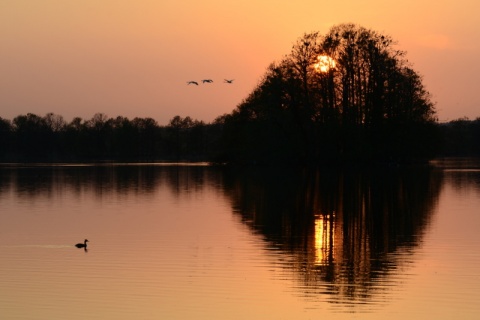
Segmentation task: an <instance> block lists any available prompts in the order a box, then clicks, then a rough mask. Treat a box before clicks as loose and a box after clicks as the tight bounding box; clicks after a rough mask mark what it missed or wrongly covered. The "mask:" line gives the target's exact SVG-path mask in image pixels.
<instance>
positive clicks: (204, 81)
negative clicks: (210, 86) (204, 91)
mask: <svg viewBox="0 0 480 320" xmlns="http://www.w3.org/2000/svg"><path fill="white" fill-rule="evenodd" d="M212 82H213V80H212V79H203V80H202V83H212Z"/></svg>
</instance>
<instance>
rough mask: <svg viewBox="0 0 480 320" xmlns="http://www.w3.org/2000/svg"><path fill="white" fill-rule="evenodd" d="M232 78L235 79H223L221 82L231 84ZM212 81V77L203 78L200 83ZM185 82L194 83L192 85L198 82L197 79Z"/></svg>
mask: <svg viewBox="0 0 480 320" xmlns="http://www.w3.org/2000/svg"><path fill="white" fill-rule="evenodd" d="M233 80H235V79H223V82H224V83H229V84H232V83H233ZM212 82H213V80H212V79H203V80H202V83H212ZM187 84H194V85H196V86H198V82H197V81H187Z"/></svg>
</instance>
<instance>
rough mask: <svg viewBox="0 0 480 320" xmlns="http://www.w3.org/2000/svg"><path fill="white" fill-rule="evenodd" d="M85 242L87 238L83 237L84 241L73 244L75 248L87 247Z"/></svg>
mask: <svg viewBox="0 0 480 320" xmlns="http://www.w3.org/2000/svg"><path fill="white" fill-rule="evenodd" d="M87 242H88V240H87V239H85V241H83V243H77V244H76V245H75V247H77V248H85V249H86V248H87Z"/></svg>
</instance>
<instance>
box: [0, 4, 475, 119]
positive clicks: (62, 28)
mask: <svg viewBox="0 0 480 320" xmlns="http://www.w3.org/2000/svg"><path fill="white" fill-rule="evenodd" d="M478 12H480V2H478V0H457V1H442V0H436V1H423V2H422V1H418V0H415V1H414V0H403V1H386V0H364V1H358V0H355V1H318V0H311V1H310V0H308V1H301V0H300V1H282V0H276V1H270V0H267V1H261V0H243V1H225V0H223V1H220V0H202V1H193V0H184V1H177V0H172V1H170V0H101V1H98V0H82V1H74V0H0V39H1V44H0V117H2V118H7V119H13V118H14V117H15V116H17V115H19V114H26V113H29V112H31V113H35V114H37V115H40V116H43V115H45V114H46V113H48V112H53V113H56V114H60V115H62V116H64V117H65V119H66V120H67V121H70V120H71V119H72V118H73V117H75V116H79V117H82V118H84V119H90V118H91V117H92V116H93V114H94V113H97V112H102V113H105V114H106V115H107V116H109V117H116V116H118V115H122V116H126V117H129V118H134V117H152V118H154V119H155V120H157V121H158V122H159V124H166V123H167V122H168V120H170V119H171V118H172V117H173V116H175V115H180V116H182V117H185V116H191V117H192V118H195V119H198V120H203V121H207V122H210V121H212V120H213V119H214V118H215V117H217V116H219V115H222V114H224V113H230V112H231V111H232V110H233V109H234V108H235V107H236V106H237V105H238V104H239V103H240V102H241V101H242V99H244V98H246V96H247V95H248V94H249V93H250V92H251V91H252V90H253V88H254V87H255V85H256V84H257V83H258V82H259V80H260V79H261V77H262V75H263V74H264V73H265V70H266V68H267V67H268V65H269V64H270V63H271V62H273V61H277V60H280V59H281V58H282V56H284V55H285V54H288V53H289V52H290V49H291V46H292V44H293V43H294V42H295V41H296V40H297V38H299V37H300V36H302V35H303V34H304V33H306V32H311V31H320V32H321V33H322V34H324V33H326V32H327V31H328V30H329V29H330V28H331V27H332V26H334V25H337V24H340V23H348V22H352V23H356V24H359V25H361V26H364V27H367V28H371V29H373V30H375V31H378V32H381V33H384V34H388V35H390V36H392V37H393V38H394V39H395V40H397V41H398V48H399V49H402V50H405V51H407V58H408V60H409V61H410V62H411V63H412V64H413V68H414V70H416V71H417V72H419V73H420V74H421V75H423V77H424V83H425V85H426V87H427V89H428V90H429V91H430V92H431V94H432V95H433V100H434V101H435V102H437V110H438V116H439V119H440V120H441V121H446V120H453V119H456V118H460V117H463V116H467V117H469V118H470V119H474V118H476V117H480V92H479V91H480V90H479V84H480V66H479V63H478V57H479V56H480V24H479V23H478V16H479V15H478ZM204 78H211V79H213V80H214V83H212V84H204V85H199V86H198V87H197V86H192V85H189V86H188V85H187V84H186V82H187V81H188V80H197V81H200V80H201V79H204ZM224 78H231V79H235V81H234V83H233V84H231V85H229V84H224V83H223V79H224Z"/></svg>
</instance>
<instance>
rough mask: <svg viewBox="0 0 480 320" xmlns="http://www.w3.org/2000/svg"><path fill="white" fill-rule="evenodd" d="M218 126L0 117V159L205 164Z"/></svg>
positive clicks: (51, 116)
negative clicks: (198, 162) (188, 162)
mask: <svg viewBox="0 0 480 320" xmlns="http://www.w3.org/2000/svg"><path fill="white" fill-rule="evenodd" d="M221 127H222V125H221V123H220V122H214V123H211V124H206V123H204V122H202V121H197V120H193V119H191V118H190V117H185V118H182V117H180V116H176V117H174V118H173V119H171V120H170V122H169V124H168V125H166V126H160V125H158V123H157V122H156V121H155V120H154V119H152V118H134V119H133V120H130V119H128V118H125V117H122V116H118V117H116V118H108V117H107V116H106V115H105V114H102V113H97V114H95V115H94V116H93V117H92V118H91V119H89V120H84V119H82V118H79V117H77V118H74V119H73V120H72V121H71V122H66V121H65V120H64V118H63V117H62V116H61V115H56V114H53V113H48V114H46V115H45V116H43V117H41V116H38V115H36V114H32V113H29V114H27V115H19V116H17V117H15V118H14V119H13V120H12V121H10V120H7V119H2V118H0V161H3V162H29V161H48V162H51V161H66V162H69V161H114V160H115V161H183V160H186V161H207V160H209V159H212V158H213V157H214V152H216V150H217V149H218V146H217V145H218V140H219V139H220V135H221V132H222V128H221Z"/></svg>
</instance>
